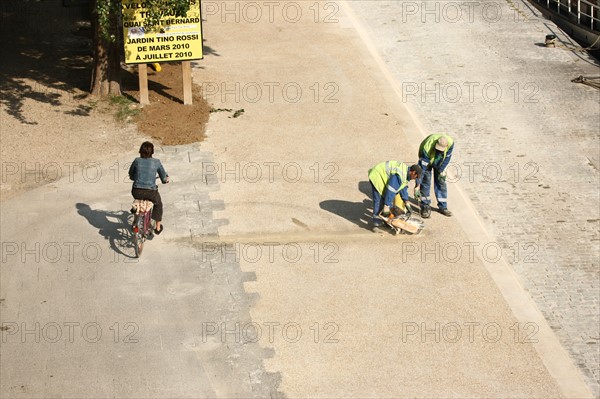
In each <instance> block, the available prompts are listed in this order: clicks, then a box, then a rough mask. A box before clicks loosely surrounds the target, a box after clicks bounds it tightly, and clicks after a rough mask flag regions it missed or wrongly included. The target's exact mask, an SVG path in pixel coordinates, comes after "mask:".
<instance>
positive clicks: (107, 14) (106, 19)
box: [92, 0, 121, 42]
mask: <svg viewBox="0 0 600 399" xmlns="http://www.w3.org/2000/svg"><path fill="white" fill-rule="evenodd" d="M92 12H93V14H92V17H94V16H95V17H96V20H97V22H98V26H99V28H100V35H101V36H102V38H103V39H105V40H107V41H109V42H114V41H115V40H117V32H116V31H115V28H117V27H115V26H111V21H116V18H115V17H116V16H117V15H119V13H120V12H121V2H120V1H118V0H96V9H95V10H93V11H92Z"/></svg>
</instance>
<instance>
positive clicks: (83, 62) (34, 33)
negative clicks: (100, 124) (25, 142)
mask: <svg viewBox="0 0 600 399" xmlns="http://www.w3.org/2000/svg"><path fill="white" fill-rule="evenodd" d="M87 14H89V13H88V12H87V7H77V8H65V7H62V6H61V5H60V3H58V2H2V7H1V8H0V18H1V23H0V25H1V27H0V48H1V49H2V56H1V57H0V91H1V93H2V95H1V96H0V104H1V105H2V106H3V108H4V109H5V110H6V113H7V114H8V115H10V116H12V117H14V118H15V119H16V120H18V121H19V122H21V123H23V124H29V125H34V124H37V123H38V121H35V120H32V119H31V118H30V117H28V116H27V115H26V111H25V110H24V106H25V103H26V101H27V100H34V101H38V102H41V103H46V104H49V105H52V106H60V105H68V104H69V103H72V104H73V106H74V108H75V110H73V111H70V112H73V113H74V114H75V115H79V116H85V115H89V110H87V109H83V108H78V107H79V104H77V102H76V101H75V100H76V99H78V94H79V93H80V92H81V91H84V90H87V87H86V86H88V85H89V76H90V72H89V71H90V66H91V40H90V38H91V31H90V28H89V23H88V24H86V23H85V18H86V15H87Z"/></svg>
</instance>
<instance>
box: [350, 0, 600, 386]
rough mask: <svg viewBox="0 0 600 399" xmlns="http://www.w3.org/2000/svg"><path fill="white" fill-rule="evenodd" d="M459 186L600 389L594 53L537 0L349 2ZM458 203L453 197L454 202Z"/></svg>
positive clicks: (598, 100)
mask: <svg viewBox="0 0 600 399" xmlns="http://www.w3.org/2000/svg"><path fill="white" fill-rule="evenodd" d="M348 4H350V6H351V8H352V9H353V10H354V12H355V13H356V15H357V16H358V17H359V19H360V21H361V23H362V26H363V27H364V29H365V32H366V35H368V40H370V42H371V43H372V44H373V47H374V49H375V51H376V52H377V55H378V56H379V57H381V60H382V61H383V63H385V67H386V68H387V69H388V70H389V72H390V74H391V75H392V76H393V79H394V80H395V82H396V84H397V85H398V86H399V87H400V88H401V89H402V94H401V96H402V101H403V102H404V103H405V104H407V106H409V107H411V108H412V109H413V110H414V112H415V115H416V116H417V118H418V119H419V121H420V122H421V123H422V124H423V127H424V128H425V130H426V131H428V132H447V133H449V134H451V135H453V137H456V139H457V144H456V147H457V151H456V156H455V157H454V163H455V165H454V168H453V169H454V171H455V172H456V173H457V176H458V177H457V178H456V180H458V181H459V183H460V185H461V187H462V188H463V189H464V190H465V192H466V193H467V194H468V196H469V198H470V199H471V201H472V202H473V203H474V204H475V206H476V209H477V212H478V213H479V214H480V216H481V217H482V218H483V219H484V221H485V225H486V228H487V229H488V231H490V232H492V234H493V236H494V237H495V240H497V242H498V243H499V244H500V245H501V246H502V248H503V250H504V252H505V254H506V256H505V257H506V259H507V260H508V261H509V262H510V264H511V266H512V267H513V268H514V270H515V271H516V272H517V273H518V274H519V278H520V281H521V282H522V284H523V286H524V287H525V288H526V289H527V290H528V291H529V293H530V294H531V296H532V297H533V298H534V299H535V302H536V304H537V306H538V307H539V309H540V310H541V311H542V312H543V314H544V316H545V317H546V319H547V320H548V322H549V323H550V325H551V327H552V329H553V330H554V331H555V332H556V334H557V335H558V336H559V337H560V340H561V342H562V343H563V345H564V347H565V348H566V349H567V350H568V351H569V354H570V355H571V356H572V358H573V359H574V361H575V362H576V363H577V365H578V366H579V367H580V369H581V370H582V372H583V373H584V374H585V376H586V381H587V383H588V384H589V386H590V387H591V388H592V389H593V391H594V392H595V394H596V395H599V394H600V391H599V385H598V382H599V381H600V350H599V346H600V330H599V329H600V316H599V315H600V309H599V298H600V274H599V273H600V269H599V264H600V259H599V253H600V252H599V251H600V243H599V241H600V236H599V231H600V230H599V228H598V227H599V222H600V219H599V209H600V207H599V194H598V193H599V184H598V178H599V177H598V172H599V165H600V164H599V158H598V157H599V155H600V147H599V145H600V144H599V141H598V137H599V133H600V91H598V90H597V89H593V88H590V87H587V86H583V85H580V84H575V83H571V79H573V78H575V77H578V76H580V75H584V76H597V75H598V72H599V68H598V66H599V65H598V63H597V61H595V60H594V59H591V58H590V57H587V56H586V55H585V53H580V52H569V51H564V50H559V49H547V48H545V47H543V46H540V43H542V42H543V39H544V37H545V35H546V34H551V33H554V34H557V35H558V36H559V38H560V39H561V41H562V43H563V44H565V45H568V46H573V43H572V42H571V41H570V40H569V38H568V37H567V36H565V35H564V34H562V33H561V32H560V31H559V30H558V29H557V28H556V26H554V25H553V24H552V23H551V22H549V21H547V20H545V19H543V18H542V17H540V14H539V13H538V12H537V11H536V10H535V9H533V8H531V7H530V6H529V5H528V3H527V2H521V1H518V2H504V1H497V2H496V1H492V2H486V3H483V2H474V3H466V2H452V1H431V2H430V1H428V2H411V1H404V2H386V1H376V2H354V1H352V2H349V3H348ZM450 206H452V203H451V202H450Z"/></svg>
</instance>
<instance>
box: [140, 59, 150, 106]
mask: <svg viewBox="0 0 600 399" xmlns="http://www.w3.org/2000/svg"><path fill="white" fill-rule="evenodd" d="M138 78H139V82H140V104H142V105H148V104H150V97H149V96H148V66H147V65H146V64H139V65H138Z"/></svg>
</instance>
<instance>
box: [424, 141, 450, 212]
mask: <svg viewBox="0 0 600 399" xmlns="http://www.w3.org/2000/svg"><path fill="white" fill-rule="evenodd" d="M453 150H454V140H452V138H451V137H450V136H448V135H446V134H432V135H429V136H427V137H426V138H425V140H423V142H422V143H421V145H420V146H419V163H418V165H419V166H420V167H421V169H423V178H422V180H421V182H420V184H418V187H417V188H415V197H418V198H419V206H420V208H421V216H422V217H423V218H428V217H430V216H431V205H430V204H431V197H430V196H429V195H430V193H431V174H432V173H433V183H434V186H433V190H434V192H435V198H436V199H437V202H438V209H439V212H440V213H441V214H442V215H445V216H452V212H450V211H449V210H448V187H447V186H446V167H447V166H448V164H449V163H450V160H451V159H452V151H453Z"/></svg>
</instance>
